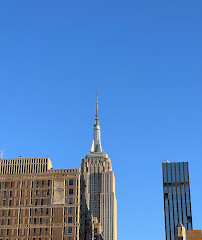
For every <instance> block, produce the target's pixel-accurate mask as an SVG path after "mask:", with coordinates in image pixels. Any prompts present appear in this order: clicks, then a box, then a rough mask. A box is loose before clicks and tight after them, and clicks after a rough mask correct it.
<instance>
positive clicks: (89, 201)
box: [81, 101, 117, 240]
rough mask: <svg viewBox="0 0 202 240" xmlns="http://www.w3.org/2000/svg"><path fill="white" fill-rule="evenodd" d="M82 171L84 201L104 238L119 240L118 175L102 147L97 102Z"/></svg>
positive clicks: (105, 239)
mask: <svg viewBox="0 0 202 240" xmlns="http://www.w3.org/2000/svg"><path fill="white" fill-rule="evenodd" d="M81 169H82V174H83V177H84V181H85V185H86V188H85V200H86V205H87V208H88V209H89V211H90V212H91V214H92V217H93V218H94V219H97V220H96V222H97V223H100V224H101V226H100V227H101V232H102V235H103V239H104V240H117V202H116V195H115V178H114V173H113V171H112V165H111V160H110V158H109V157H108V155H107V154H106V153H105V152H103V150H102V146H101V136H100V125H99V120H98V101H96V114H95V125H94V131H93V143H92V148H91V152H90V153H89V154H88V155H87V156H86V157H85V158H84V159H83V160H82V166H81Z"/></svg>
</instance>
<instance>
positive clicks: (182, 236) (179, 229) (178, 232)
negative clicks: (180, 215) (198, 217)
mask: <svg viewBox="0 0 202 240" xmlns="http://www.w3.org/2000/svg"><path fill="white" fill-rule="evenodd" d="M175 240H186V231H185V227H184V226H183V225H182V223H181V222H179V223H178V224H177V226H176V228H175Z"/></svg>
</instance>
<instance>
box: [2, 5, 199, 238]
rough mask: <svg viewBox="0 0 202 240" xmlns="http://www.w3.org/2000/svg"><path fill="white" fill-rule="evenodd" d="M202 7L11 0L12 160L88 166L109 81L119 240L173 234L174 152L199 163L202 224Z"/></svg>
mask: <svg viewBox="0 0 202 240" xmlns="http://www.w3.org/2000/svg"><path fill="white" fill-rule="evenodd" d="M201 16H202V1H201V0H194V1H190V0H189V1H187V0H176V1H172V0H169V1H168V0H167V1H164V0H159V1H157V0H156V1H155V0H131V1H130V0H122V1H120V0H116V1H115V0H92V1H89V0H80V1H77V0H74V1H72V0H58V1H53V0H43V1H41V0H40V1H39V0H34V1H21V0H18V1H9V0H6V1H1V2H0V98H1V102H0V105H1V108H0V111H1V112H0V113H1V115H0V118H1V124H0V134H1V137H0V149H4V151H5V152H4V158H15V157H18V156H19V155H22V156H23V157H44V156H47V157H50V158H51V160H52V163H53V166H54V168H76V167H78V166H80V163H81V159H82V158H83V157H85V155H86V154H88V152H89V151H90V147H91V141H92V133H93V132H92V131H93V124H94V112H95V94H96V90H98V92H99V103H100V104H99V116H100V125H101V131H102V132H101V133H102V146H103V148H104V150H105V151H106V152H107V153H108V155H109V156H110V158H111V160H112V165H113V170H114V173H115V177H116V194H117V200H118V240H130V239H132V240H133V239H134V240H136V239H137V240H145V239H150V240H162V239H164V215H163V193H162V173H161V163H162V162H163V161H164V160H166V159H169V160H170V161H189V168H190V182H191V197H192V210H193V224H194V228H195V229H202V204H201V202H202V190H201V184H202V174H201V172H202V148H201V146H202V127H201V124H202V107H201V103H202V82H201V77H202V74H201V73H202V72H201V66H202V57H201V56H202V44H201V43H202V17H201ZM145 227H146V231H145Z"/></svg>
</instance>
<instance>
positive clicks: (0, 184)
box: [0, 179, 74, 189]
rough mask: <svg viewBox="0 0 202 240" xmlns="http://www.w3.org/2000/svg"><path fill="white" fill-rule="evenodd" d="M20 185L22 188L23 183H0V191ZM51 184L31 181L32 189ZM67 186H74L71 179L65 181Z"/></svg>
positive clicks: (49, 181) (43, 181)
mask: <svg viewBox="0 0 202 240" xmlns="http://www.w3.org/2000/svg"><path fill="white" fill-rule="evenodd" d="M25 183H26V186H27V184H28V181H25ZM53 183H54V182H53ZM20 184H21V187H23V185H24V182H19V181H18V182H0V189H1V188H9V187H11V188H12V187H17V186H19V185H20ZM51 184H52V181H51V180H47V181H45V180H40V181H39V180H37V181H35V182H34V181H32V188H33V187H39V186H41V187H44V186H51ZM67 184H68V185H69V186H73V185H74V180H73V179H69V180H68V181H67V180H65V186H67Z"/></svg>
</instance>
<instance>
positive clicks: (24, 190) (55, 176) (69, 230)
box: [0, 158, 81, 240]
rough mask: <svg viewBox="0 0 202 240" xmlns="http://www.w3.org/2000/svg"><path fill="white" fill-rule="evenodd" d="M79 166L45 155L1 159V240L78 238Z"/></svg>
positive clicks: (71, 239) (73, 239) (76, 239)
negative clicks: (56, 163)
mask: <svg viewBox="0 0 202 240" xmlns="http://www.w3.org/2000/svg"><path fill="white" fill-rule="evenodd" d="M80 177H81V174H80V168H78V169H61V170H60V169H56V170H54V169H52V164H51V161H50V159H48V158H29V159H27V158H18V159H1V160H0V240H61V239H62V240H63V239H64V240H78V239H79V231H80Z"/></svg>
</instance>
